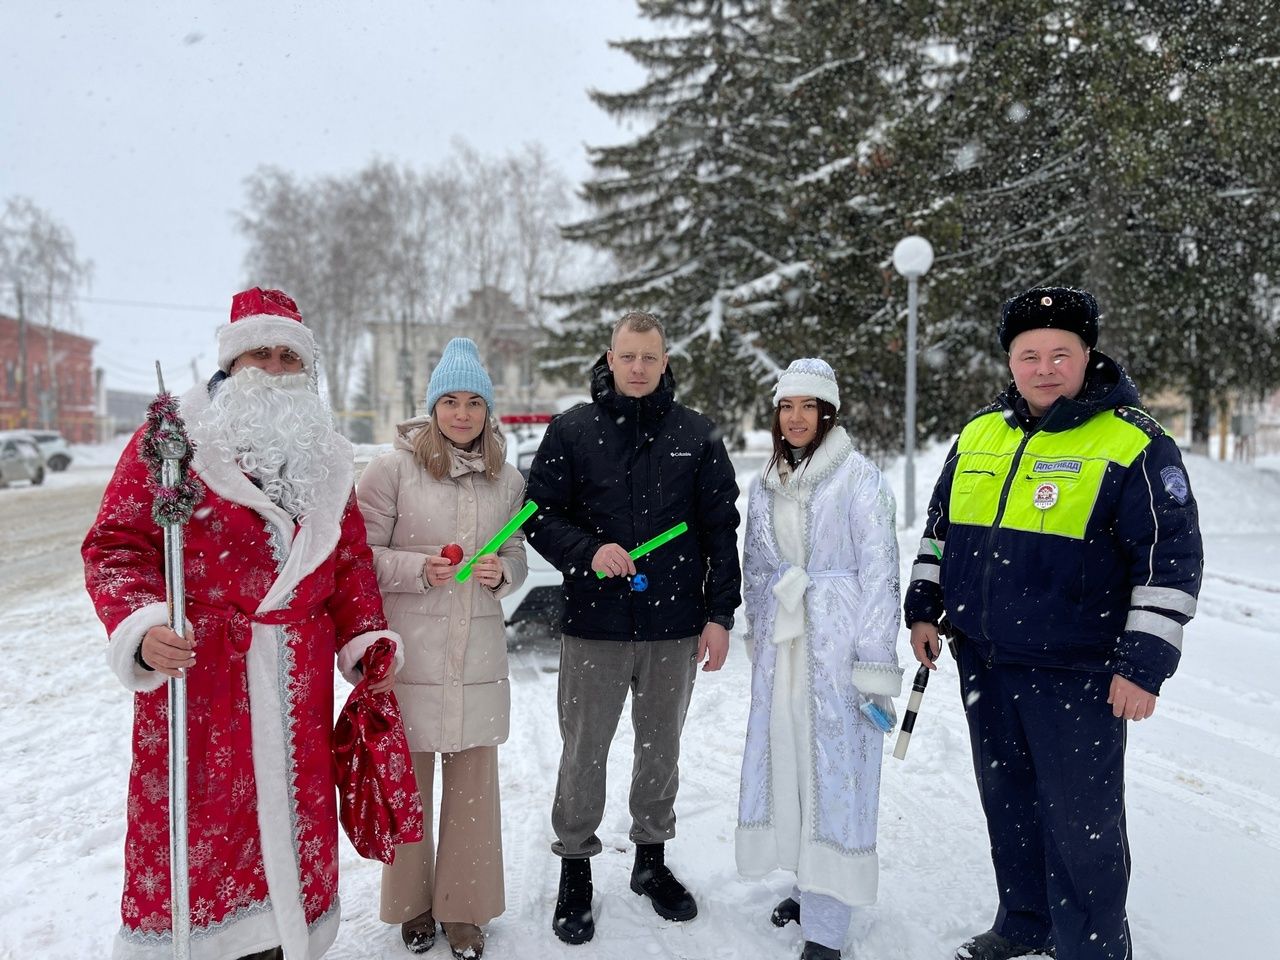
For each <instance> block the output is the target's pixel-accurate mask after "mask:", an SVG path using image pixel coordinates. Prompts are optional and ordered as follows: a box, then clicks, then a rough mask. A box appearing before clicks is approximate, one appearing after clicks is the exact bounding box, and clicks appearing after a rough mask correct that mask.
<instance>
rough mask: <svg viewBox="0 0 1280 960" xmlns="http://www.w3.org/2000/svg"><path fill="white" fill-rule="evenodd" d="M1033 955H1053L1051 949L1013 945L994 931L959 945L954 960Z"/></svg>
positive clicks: (1005, 959) (1000, 959) (1010, 959)
mask: <svg viewBox="0 0 1280 960" xmlns="http://www.w3.org/2000/svg"><path fill="white" fill-rule="evenodd" d="M1035 954H1044V955H1045V956H1049V957H1052V956H1054V955H1055V954H1054V949H1053V947H1030V946H1027V945H1026V944H1025V943H1014V942H1013V941H1012V940H1010V939H1009V938H1008V937H1002V936H1001V935H1000V934H998V933H996V932H995V931H994V930H986V931H984V932H983V933H980V934H978V935H977V936H976V937H970V938H969V939H968V940H966V941H965V942H964V943H962V944H960V948H959V949H958V950H956V960H1014V958H1016V957H1026V956H1033V955H1035Z"/></svg>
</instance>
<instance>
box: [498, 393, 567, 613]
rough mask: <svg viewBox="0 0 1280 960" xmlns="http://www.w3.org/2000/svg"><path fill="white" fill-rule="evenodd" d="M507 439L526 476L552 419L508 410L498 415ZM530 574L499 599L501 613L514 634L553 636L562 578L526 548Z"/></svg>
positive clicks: (512, 458)
mask: <svg viewBox="0 0 1280 960" xmlns="http://www.w3.org/2000/svg"><path fill="white" fill-rule="evenodd" d="M499 419H500V420H501V421H502V428H503V433H505V434H506V438H507V462H508V463H510V464H511V465H512V466H514V467H515V468H516V469H517V470H519V471H520V473H521V475H522V476H523V477H524V478H525V479H526V480H528V479H529V467H530V466H532V465H533V457H534V454H536V453H537V452H538V445H539V444H541V443H542V436H543V434H545V433H546V432H547V424H549V423H550V422H551V414H549V413H511V414H506V415H504V416H502V417H500V418H499ZM526 553H527V555H528V559H529V576H528V577H527V578H525V581H524V583H523V584H521V585H520V587H519V588H518V589H516V590H513V591H512V592H511V593H509V594H508V595H507V596H505V597H503V598H502V614H503V616H504V617H505V618H506V621H507V625H508V626H510V627H514V628H515V630H514V631H513V634H514V635H515V636H519V635H520V634H523V633H526V632H530V631H537V630H544V631H545V632H547V633H550V634H552V635H556V634H558V633H559V632H560V619H561V617H562V616H563V614H564V587H563V584H564V577H562V576H561V575H560V571H559V570H557V569H556V568H555V567H553V566H552V565H551V564H549V563H548V562H547V561H546V560H545V559H543V557H542V554H540V553H538V551H537V550H534V549H533V547H529V548H528V550H527V551H526Z"/></svg>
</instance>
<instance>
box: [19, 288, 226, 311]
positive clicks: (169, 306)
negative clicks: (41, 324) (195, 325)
mask: <svg viewBox="0 0 1280 960" xmlns="http://www.w3.org/2000/svg"><path fill="white" fill-rule="evenodd" d="M0 286H5V287H9V288H10V289H14V290H16V289H17V286H18V285H17V284H15V283H12V282H10V281H3V282H0ZM41 298H42V299H44V298H45V295H44V294H41ZM53 299H54V300H62V301H67V300H75V301H78V302H79V303H93V304H98V305H100V306H106V307H141V308H143V309H145V310H189V311H192V312H195V313H225V312H226V308H225V307H206V306H202V305H200V304H194V303H158V302H156V301H154V300H114V299H111V298H108V297H81V296H76V295H74V294H65V293H55V294H54V295H53Z"/></svg>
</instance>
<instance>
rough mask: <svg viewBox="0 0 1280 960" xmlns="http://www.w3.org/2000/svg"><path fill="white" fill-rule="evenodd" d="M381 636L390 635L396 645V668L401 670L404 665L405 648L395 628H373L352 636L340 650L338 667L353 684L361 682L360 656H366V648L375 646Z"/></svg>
mask: <svg viewBox="0 0 1280 960" xmlns="http://www.w3.org/2000/svg"><path fill="white" fill-rule="evenodd" d="M381 637H388V638H389V639H390V640H391V641H392V643H394V644H395V645H396V654H395V661H394V663H395V670H396V671H397V672H399V670H400V668H401V667H403V666H404V649H403V644H401V642H400V634H398V633H396V632H395V631H394V630H373V631H370V632H369V633H362V634H360V635H359V636H357V637H352V638H351V639H350V640H348V641H347V642H346V643H345V644H344V645H343V647H342V649H341V650H339V651H338V669H339V670H340V671H341V672H342V675H343V676H344V677H346V678H347V682H348V683H349V684H351V685H352V686H355V685H356V684H357V683H359V682H360V678H361V674H360V671H358V670H357V669H356V665H357V664H359V663H360V658H361V657H363V656H364V652H365V651H366V650H368V649H369V648H370V647H371V646H373V642H374V641H375V640H378V639H379V638H381Z"/></svg>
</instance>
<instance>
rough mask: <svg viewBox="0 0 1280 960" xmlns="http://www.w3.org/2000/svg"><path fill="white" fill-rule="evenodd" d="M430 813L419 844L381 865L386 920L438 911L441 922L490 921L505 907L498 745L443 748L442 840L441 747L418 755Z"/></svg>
mask: <svg viewBox="0 0 1280 960" xmlns="http://www.w3.org/2000/svg"><path fill="white" fill-rule="evenodd" d="M412 756H413V773H414V776H416V777H417V778H418V789H419V790H420V791H421V793H422V809H423V811H424V814H425V817H424V819H425V824H424V826H425V828H426V829H425V830H424V836H423V839H422V841H421V842H420V843H406V844H403V845H401V846H398V847H396V859H395V863H393V864H391V865H390V866H384V867H383V868H382V908H381V911H380V914H379V915H380V917H381V918H382V921H383V922H384V923H404V922H405V921H407V920H412V919H413V918H414V917H416V916H418V915H420V914H423V913H426V912H427V911H428V910H430V911H431V914H432V916H434V917H435V919H436V920H437V921H440V922H444V921H448V922H450V923H474V924H476V925H477V926H479V925H481V924H485V923H488V922H489V921H490V920H492V919H493V918H494V917H496V916H499V915H500V914H501V913H502V911H503V910H505V909H506V891H505V887H504V885H503V879H502V808H501V803H500V801H499V798H498V748H497V747H472V748H471V749H470V750H460V751H459V752H457V753H443V754H440V768H441V776H440V779H441V790H440V830H439V838H440V842H439V844H438V846H437V844H436V843H435V842H434V841H433V838H432V830H431V827H432V823H431V819H432V818H431V811H432V809H433V808H432V805H431V794H432V782H433V780H434V777H435V761H436V755H435V754H434V753H414V754H413V755H412Z"/></svg>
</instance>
